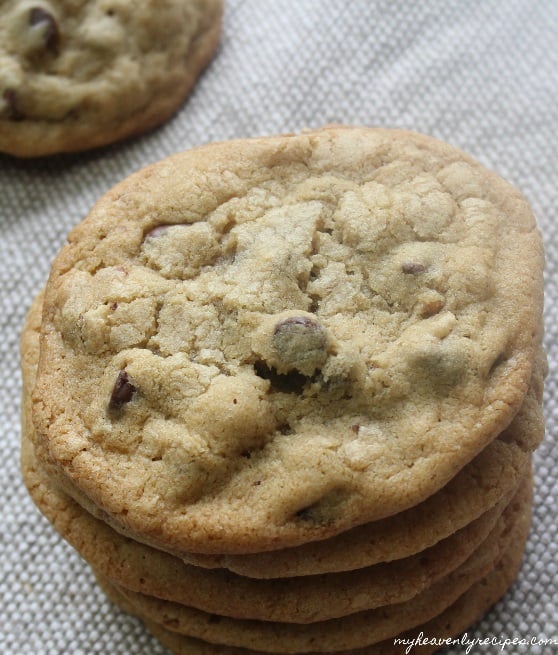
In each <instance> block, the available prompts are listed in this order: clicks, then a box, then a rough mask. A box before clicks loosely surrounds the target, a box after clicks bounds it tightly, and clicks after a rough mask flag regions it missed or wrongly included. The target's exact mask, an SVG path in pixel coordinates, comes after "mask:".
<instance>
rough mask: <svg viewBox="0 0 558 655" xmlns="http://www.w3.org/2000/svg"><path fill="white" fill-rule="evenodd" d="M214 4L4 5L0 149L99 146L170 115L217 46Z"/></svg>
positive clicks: (51, 1) (114, 0)
mask: <svg viewBox="0 0 558 655" xmlns="http://www.w3.org/2000/svg"><path fill="white" fill-rule="evenodd" d="M221 13H222V0H188V1H186V2H184V1H182V2H180V1H177V0H164V1H163V2H161V1H158V2H154V0H141V2H132V1H131V0H24V1H23V2H21V1H19V0H17V1H16V0H6V1H5V2H3V3H2V4H1V6H0V151H2V152H7V153H9V154H13V155H17V156H22V157H30V156H40V155H48V154H52V153H55V152H66V151H77V150H85V149H87V148H93V147H97V146H100V145H105V144H108V143H111V142H113V141H116V140H118V139H122V138H125V137H127V136H130V135H132V134H137V133H139V132H143V131H146V130H148V129H150V128H152V127H154V126H155V125H157V124H159V123H161V122H163V121H164V120H166V119H167V118H169V117H170V115H171V114H172V113H173V112H174V110H175V109H176V108H177V107H178V106H179V104H180V103H181V102H182V101H183V100H184V98H185V97H186V95H187V94H188V92H189V91H190V89H191V88H192V86H193V84H194V82H195V80H196V78H197V77H198V75H199V73H200V72H201V70H202V69H203V67H204V66H205V64H206V63H207V62H208V60H209V58H210V56H211V55H212V53H213V51H214V50H215V48H216V45H217V41H218V38H219V33H220V22H221Z"/></svg>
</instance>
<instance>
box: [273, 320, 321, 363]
mask: <svg viewBox="0 0 558 655" xmlns="http://www.w3.org/2000/svg"><path fill="white" fill-rule="evenodd" d="M328 341H329V340H328V335H327V331H326V330H325V329H324V328H323V327H322V326H321V325H320V324H319V323H318V322H317V321H316V320H315V319H313V318H311V317H309V316H289V317H287V318H285V319H283V320H281V321H279V322H278V323H277V325H276V326H275V330H274V332H273V348H274V350H275V352H276V353H277V356H278V358H279V360H280V362H281V363H282V364H284V366H285V367H286V368H288V369H296V370H298V371H300V372H302V373H304V374H306V375H311V374H312V373H313V372H314V371H315V370H316V369H317V368H319V367H320V366H322V365H323V364H324V363H325V361H326V359H327V357H328V353H327V348H328Z"/></svg>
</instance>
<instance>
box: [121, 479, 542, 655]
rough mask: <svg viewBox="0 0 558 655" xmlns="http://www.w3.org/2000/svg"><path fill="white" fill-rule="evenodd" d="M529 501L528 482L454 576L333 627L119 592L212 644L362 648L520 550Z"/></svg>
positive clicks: (424, 615)
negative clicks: (220, 612) (210, 610)
mask: <svg viewBox="0 0 558 655" xmlns="http://www.w3.org/2000/svg"><path fill="white" fill-rule="evenodd" d="M531 500H532V498H531V479H530V476H529V479H528V480H527V481H526V484H524V485H523V486H522V490H521V492H520V493H519V494H518V495H517V497H516V498H515V499H514V501H513V502H512V503H511V504H510V506H509V508H508V510H507V511H506V512H504V515H503V516H502V519H501V520H500V521H498V523H497V524H496V527H495V529H494V531H493V532H492V533H491V535H490V536H489V537H488V539H487V540H486V541H485V542H484V543H483V544H482V545H481V546H480V547H479V548H478V550H477V551H476V552H475V553H474V554H473V555H472V556H471V557H470V558H469V560H467V562H466V563H464V564H463V565H462V566H461V567H459V568H458V569H456V570H455V571H454V572H453V573H451V574H450V575H448V576H447V577H446V578H444V579H443V580H441V581H439V582H437V583H435V584H434V585H432V586H431V587H430V588H428V589H427V590H426V591H424V592H422V593H421V594H419V595H417V596H416V597H415V598H413V599H412V600H410V601H408V602H405V603H398V604H394V605H387V606H384V607H379V608H377V609H375V610H372V611H368V612H359V613H356V614H351V615H350V616H345V617H343V618H340V619H336V620H332V621H320V622H318V623H312V624H307V625H295V624H291V623H275V622H269V621H238V620H234V619H228V618H226V617H221V616H216V615H212V614H205V613H202V612H196V611H194V610H192V609H191V608H188V607H184V606H181V605H179V604H177V603H168V602H163V601H158V600H157V599H154V598H149V597H146V596H143V597H141V596H138V595H136V594H131V593H130V592H129V591H127V590H126V589H124V588H123V587H118V592H119V593H120V594H122V595H123V596H124V597H125V598H126V600H127V601H128V602H129V603H130V605H131V607H132V608H133V612H134V613H136V614H138V615H139V616H142V617H145V618H147V619H149V620H150V621H154V622H155V623H158V624H159V625H162V626H163V627H165V628H166V629H169V630H171V631H174V632H178V633H180V634H184V635H186V636H189V637H194V638H198V639H201V640H204V641H208V642H211V643H217V644H223V645H227V646H236V647H243V648H249V649H254V650H261V651H266V652H271V653H306V652H324V653H325V652H330V651H339V650H341V651H343V650H349V649H354V648H362V647H365V646H368V645H371V644H374V643H377V642H379V641H382V640H385V639H389V638H390V637H392V636H395V635H397V634H399V633H400V632H403V631H407V630H409V629H412V628H413V627H414V626H416V625H419V624H422V623H425V622H426V621H429V620H431V619H432V618H434V617H435V616H437V615H438V614H440V613H442V612H443V611H445V610H446V609H447V608H448V607H449V606H450V605H451V604H453V603H454V602H455V601H456V600H457V599H458V598H459V597H460V596H461V595H462V594H464V593H465V592H466V591H467V590H468V589H469V588H470V587H471V586H472V585H473V584H474V583H475V582H477V581H478V580H479V579H481V578H482V577H483V576H485V575H487V574H488V573H489V572H490V571H491V570H492V569H493V568H494V567H495V564H496V562H497V561H499V560H500V559H501V558H502V557H503V555H504V553H505V552H506V551H507V550H508V548H509V547H512V546H511V544H512V542H513V548H514V549H515V548H522V547H523V545H524V543H525V539H526V536H527V532H528V529H529V524H530V515H531ZM516 542H517V543H516ZM324 602H327V600H326V599H324Z"/></svg>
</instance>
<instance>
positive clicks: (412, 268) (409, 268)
mask: <svg viewBox="0 0 558 655" xmlns="http://www.w3.org/2000/svg"><path fill="white" fill-rule="evenodd" d="M401 270H402V271H403V273H407V274H411V275H416V274H417V273H424V271H425V270H426V266H425V265H424V264H419V263H418V262H405V263H404V264H402V265H401Z"/></svg>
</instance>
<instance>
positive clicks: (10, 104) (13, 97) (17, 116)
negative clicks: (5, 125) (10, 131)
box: [2, 89, 24, 121]
mask: <svg viewBox="0 0 558 655" xmlns="http://www.w3.org/2000/svg"><path fill="white" fill-rule="evenodd" d="M2 98H3V99H4V102H5V103H6V109H5V112H4V113H5V117H6V118H7V119H8V120H10V121H21V120H23V119H24V115H23V114H22V112H21V111H20V110H19V109H18V106H17V105H18V101H17V93H16V92H15V91H14V90H13V89H6V90H5V91H4V93H3V94H2Z"/></svg>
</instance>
